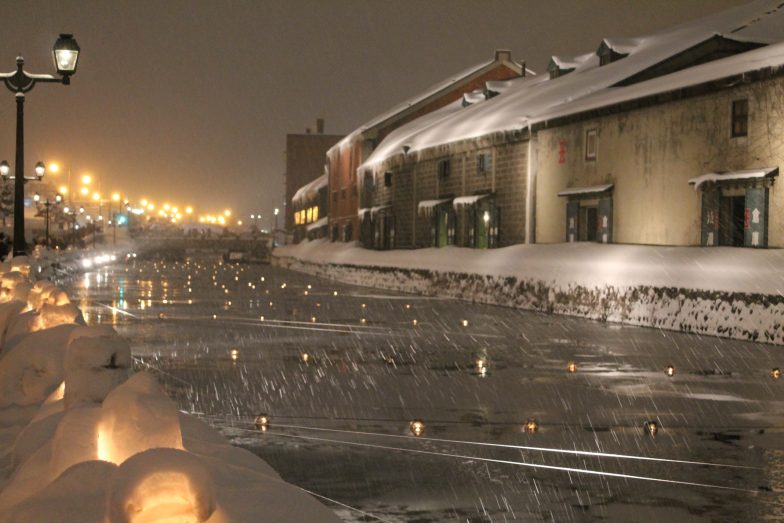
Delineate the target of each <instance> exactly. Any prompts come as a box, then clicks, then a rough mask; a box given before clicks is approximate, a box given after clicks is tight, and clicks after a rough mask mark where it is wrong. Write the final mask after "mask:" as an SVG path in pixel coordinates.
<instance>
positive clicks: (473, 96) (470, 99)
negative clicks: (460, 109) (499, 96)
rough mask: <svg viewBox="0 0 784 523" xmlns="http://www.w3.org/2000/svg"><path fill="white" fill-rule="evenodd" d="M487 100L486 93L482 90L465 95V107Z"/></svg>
mask: <svg viewBox="0 0 784 523" xmlns="http://www.w3.org/2000/svg"><path fill="white" fill-rule="evenodd" d="M484 100H485V92H484V91H483V90H482V89H477V90H475V91H471V92H470V93H464V94H463V105H470V104H475V103H479V102H483V101H484Z"/></svg>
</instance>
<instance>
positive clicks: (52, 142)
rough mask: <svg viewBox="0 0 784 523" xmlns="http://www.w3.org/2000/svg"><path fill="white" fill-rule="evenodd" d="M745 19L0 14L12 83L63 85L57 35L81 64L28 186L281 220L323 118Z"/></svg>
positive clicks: (453, 5) (41, 126)
mask: <svg viewBox="0 0 784 523" xmlns="http://www.w3.org/2000/svg"><path fill="white" fill-rule="evenodd" d="M742 3H744V2H743V1H738V0H673V1H653V0H650V1H636V2H635V1H627V0H617V1H589V0H572V1H558V0H547V1H479V0H476V1H465V0H454V1H421V2H415V1H398V0H394V1H386V2H382V1H347V0H340V1H326V0H312V1H291V0H289V1H275V2H265V1H249V2H229V1H210V2H207V1H198V2H197V1H193V2H187V1H163V0H161V1H139V0H134V1H127V2H117V1H108V2H99V1H97V0H96V1H92V2H69V1H57V2H55V1H48V2H39V1H34V2H28V1H25V2H22V1H9V0H2V2H0V20H2V26H3V30H2V33H0V41H2V46H0V49H1V50H2V51H1V52H0V70H3V71H11V70H13V69H14V59H15V57H16V55H17V54H18V53H21V54H22V55H23V56H24V57H25V59H26V69H27V70H28V71H29V72H33V73H52V72H54V67H53V65H52V60H51V47H52V44H53V43H54V40H55V39H56V38H57V35H58V33H60V32H71V33H73V34H74V36H75V37H76V39H77V40H78V42H79V45H80V46H81V48H82V54H81V58H80V61H79V70H78V72H77V74H76V76H75V77H74V78H73V82H72V85H71V86H70V87H64V86H61V85H57V84H41V85H38V86H36V88H35V89H34V90H33V91H32V92H31V93H30V94H29V95H28V96H27V103H26V119H25V125H26V156H27V157H26V166H27V167H26V168H27V170H28V172H31V170H32V166H33V164H34V163H35V162H36V161H37V160H39V159H40V160H43V161H45V162H52V161H58V162H60V163H61V164H64V165H65V166H69V165H70V166H71V171H72V178H73V179H74V180H76V179H77V178H78V176H77V175H81V174H83V173H90V174H92V175H94V176H95V177H96V179H97V180H98V183H99V186H100V190H101V191H102V193H104V194H106V193H109V192H111V191H114V190H120V191H122V192H123V193H124V194H125V195H127V196H129V197H130V198H132V199H138V198H141V197H147V198H150V199H152V200H153V201H155V202H156V203H163V201H164V200H167V201H169V202H170V203H176V204H179V205H181V206H184V205H186V204H192V205H194V206H195V207H196V210H197V212H215V211H218V210H220V209H224V208H226V207H231V208H232V209H234V210H235V213H240V214H242V215H245V214H248V213H251V212H258V211H261V212H262V213H264V215H265V217H266V218H269V217H271V210H272V208H273V207H274V206H281V205H282V203H283V202H282V199H283V173H284V149H285V135H286V133H301V132H304V130H305V128H306V127H309V126H310V127H315V119H316V118H317V117H323V118H325V119H326V132H327V133H330V134H332V133H335V134H337V133H347V132H349V131H351V130H352V129H354V128H355V127H357V126H358V125H360V124H362V123H363V122H364V121H366V120H368V119H369V118H371V117H372V116H374V115H375V114H377V113H379V112H381V111H383V110H385V109H387V108H388V107H390V106H391V105H393V104H395V103H398V102H400V101H401V100H403V99H405V98H407V97H410V96H412V95H414V94H416V93H417V92H418V91H421V90H423V89H424V88H426V87H427V86H428V85H430V84H432V83H435V82H438V81H440V80H442V79H444V78H446V77H447V76H449V75H451V74H453V73H455V72H457V71H460V70H463V69H465V68H466V67H468V66H471V65H473V64H475V63H478V62H481V61H484V60H486V59H489V58H491V57H492V55H493V50H494V49H496V48H509V49H511V50H512V53H513V57H514V58H515V59H517V60H525V61H526V63H527V65H528V67H529V68H532V69H534V70H535V71H537V72H540V71H544V68H545V67H546V64H547V61H548V59H549V57H550V55H552V54H567V55H568V54H581V53H585V52H590V51H593V50H595V49H596V48H597V47H598V45H599V43H600V41H601V39H602V38H603V37H620V36H638V35H644V34H646V33H650V32H654V31H657V30H660V29H663V28H666V27H668V26H671V25H674V24H677V23H680V22H683V21H686V20H690V19H693V18H697V17H699V16H702V15H704V14H707V13H711V12H715V11H719V10H722V9H724V8H727V7H730V6H733V5H737V4H742ZM3 92H5V95H4V97H1V96H0V159H8V160H9V162H11V163H12V164H13V160H14V146H15V141H14V132H15V131H14V130H15V127H14V122H15V105H14V101H13V95H12V94H11V93H10V92H8V91H7V90H3ZM59 176H60V177H63V176H64V175H62V174H61V175H59ZM59 183H60V182H59V181H58V185H59ZM63 183H64V178H63ZM77 185H78V184H77V183H76V182H73V184H72V186H73V187H77ZM265 224H266V225H269V224H268V223H266V220H265Z"/></svg>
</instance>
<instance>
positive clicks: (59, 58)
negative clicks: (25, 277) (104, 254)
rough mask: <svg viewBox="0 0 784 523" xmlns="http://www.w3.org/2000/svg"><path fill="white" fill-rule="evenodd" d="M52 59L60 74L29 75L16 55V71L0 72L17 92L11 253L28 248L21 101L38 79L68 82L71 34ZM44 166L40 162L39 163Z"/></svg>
mask: <svg viewBox="0 0 784 523" xmlns="http://www.w3.org/2000/svg"><path fill="white" fill-rule="evenodd" d="M52 58H53V59H54V65H55V68H56V69H57V74H59V75H60V76H59V77H56V76H52V75H49V74H34V75H31V74H28V73H27V72H26V71H25V70H24V58H22V57H21V56H19V57H17V58H16V71H14V72H12V73H5V74H0V78H2V79H3V81H4V83H5V86H6V87H7V88H8V90H9V91H11V92H12V93H14V94H15V95H16V160H15V161H16V165H15V168H16V176H15V180H16V181H15V182H14V250H13V254H14V256H23V255H25V254H26V251H27V244H26V242H25V237H24V182H25V176H24V102H25V95H26V93H28V92H29V91H30V90H32V89H33V87H35V84H37V83H38V82H45V83H49V82H57V83H62V84H64V85H68V84H70V83H71V75H72V74H74V73H76V64H77V62H78V60H79V44H77V43H76V40H74V38H73V35H70V34H61V35H60V37H59V38H58V39H57V41H56V42H55V43H54V47H53V48H52ZM41 165H43V164H41Z"/></svg>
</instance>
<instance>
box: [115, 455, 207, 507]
mask: <svg viewBox="0 0 784 523" xmlns="http://www.w3.org/2000/svg"><path fill="white" fill-rule="evenodd" d="M216 507H217V501H216V495H215V484H214V482H213V480H212V477H211V475H210V472H209V471H208V470H207V468H206V467H205V465H204V464H203V463H202V461H201V459H200V458H198V457H197V456H195V455H193V454H191V453H189V452H186V451H184V450H178V449H171V448H154V449H150V450H147V451H144V452H140V453H139V454H136V455H134V456H132V457H130V458H129V459H128V460H127V461H125V462H124V463H123V464H122V465H120V466H119V467H118V468H117V470H116V471H115V472H114V474H112V477H111V481H110V483H109V494H108V518H107V522H108V523H152V522H158V521H177V522H181V523H202V522H205V521H207V520H209V519H210V517H211V516H212V514H213V513H214V512H215V510H216Z"/></svg>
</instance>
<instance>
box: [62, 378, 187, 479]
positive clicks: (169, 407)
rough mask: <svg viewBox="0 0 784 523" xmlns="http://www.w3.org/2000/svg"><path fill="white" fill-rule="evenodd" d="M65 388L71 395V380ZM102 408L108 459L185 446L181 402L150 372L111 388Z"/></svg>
mask: <svg viewBox="0 0 784 523" xmlns="http://www.w3.org/2000/svg"><path fill="white" fill-rule="evenodd" d="M65 390H66V395H67V394H68V383H66V388H65ZM102 410H103V412H102V417H101V424H100V427H99V429H98V455H99V458H100V459H102V460H104V461H111V462H112V463H118V464H119V463H122V462H123V461H125V460H126V459H128V458H129V457H130V456H132V455H134V454H136V453H139V452H143V451H145V450H147V449H151V448H156V447H167V448H175V449H182V448H183V446H182V432H181V430H180V419H179V414H178V411H177V406H176V405H175V404H174V402H173V401H172V400H171V399H169V396H168V395H167V394H166V393H165V392H164V391H163V389H162V388H161V386H160V385H159V384H158V381H157V380H156V379H155V377H154V376H153V375H152V374H150V373H148V372H139V373H137V374H134V375H133V376H132V377H131V378H130V379H128V381H126V382H125V383H123V384H122V385H120V386H119V387H117V388H116V389H114V390H113V391H112V392H110V393H109V395H108V396H106V399H105V400H104V401H103V407H102Z"/></svg>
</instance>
